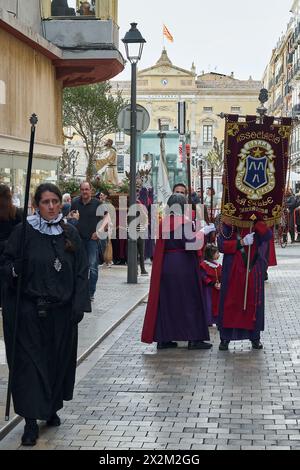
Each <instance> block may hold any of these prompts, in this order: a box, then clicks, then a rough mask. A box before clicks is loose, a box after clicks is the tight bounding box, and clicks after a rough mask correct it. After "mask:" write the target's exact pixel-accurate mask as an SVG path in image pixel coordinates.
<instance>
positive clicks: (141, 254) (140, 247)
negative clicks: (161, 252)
mask: <svg viewBox="0 0 300 470" xmlns="http://www.w3.org/2000/svg"><path fill="white" fill-rule="evenodd" d="M137 252H138V260H139V263H140V268H141V273H145V272H146V269H145V240H144V238H140V237H139V238H138V239H137Z"/></svg>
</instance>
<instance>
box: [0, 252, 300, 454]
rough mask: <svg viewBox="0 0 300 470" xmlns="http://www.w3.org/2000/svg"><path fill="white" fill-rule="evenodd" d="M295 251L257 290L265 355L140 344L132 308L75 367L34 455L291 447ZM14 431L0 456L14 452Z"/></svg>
mask: <svg viewBox="0 0 300 470" xmlns="http://www.w3.org/2000/svg"><path fill="white" fill-rule="evenodd" d="M299 257H300V247H299V246H296V245H295V246H290V247H288V248H287V249H286V250H280V251H279V262H280V265H279V267H277V268H272V269H271V270H270V273H269V277H270V281H269V282H268V283H267V284H266V297H267V299H266V322H267V325H266V332H265V333H264V335H263V343H264V346H265V349H264V350H263V351H253V350H252V349H251V346H250V343H249V342H247V341H246V342H243V343H233V344H232V345H231V346H230V351H229V352H220V351H218V343H219V340H218V334H217V332H216V331H215V330H211V338H212V341H213V344H214V348H213V349H212V350H211V351H188V350H187V349H186V345H185V344H181V345H180V346H181V347H180V348H178V349H177V350H172V351H168V350H165V351H159V352H158V351H157V350H156V348H155V345H150V346H149V345H144V344H141V342H140V331H141V325H142V321H143V314H144V310H145V306H140V307H138V308H137V309H136V310H135V311H134V312H133V313H132V314H131V315H130V316H129V317H128V318H127V319H126V320H125V321H124V322H123V323H122V324H121V325H120V326H119V327H118V328H117V329H116V330H115V331H114V332H113V334H112V335H109V336H108V337H107V338H106V339H105V340H104V341H103V343H101V345H100V347H99V348H97V349H96V350H95V351H94V352H93V354H92V355H91V356H90V357H89V358H88V360H87V361H84V362H83V364H82V365H81V366H80V367H79V369H78V383H77V387H76V393H75V397H74V400H73V401H72V402H70V403H68V404H66V406H65V408H64V409H63V410H62V411H61V413H60V415H61V417H62V425H61V426H60V428H56V429H47V428H46V427H45V426H44V425H43V424H42V425H41V437H40V439H39V442H38V445H37V446H36V447H35V448H34V449H70V450H71V449H94V450H96V449H98V450H99V449H141V448H142V449H173V450H178V449H185V450H187V449H191V450H193V449H194V450H205V449H206V450H213V449H245V450H246V449H252V450H254V449H273V450H275V449H300V433H299V425H300V387H299V381H300V376H299V372H300V339H299V338H300V312H299V305H300V289H299V285H300V267H299ZM22 428H23V426H22V425H19V426H18V428H16V429H15V430H14V431H13V432H12V433H11V434H10V435H9V436H7V437H6V438H5V439H4V440H3V441H2V442H1V443H0V449H17V448H19V441H20V436H21V434H22Z"/></svg>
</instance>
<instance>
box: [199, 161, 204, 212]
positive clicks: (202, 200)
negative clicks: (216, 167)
mask: <svg viewBox="0 0 300 470" xmlns="http://www.w3.org/2000/svg"><path fill="white" fill-rule="evenodd" d="M200 190H201V204H204V189H203V161H202V160H201V162H200Z"/></svg>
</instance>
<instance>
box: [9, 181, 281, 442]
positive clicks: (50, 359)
mask: <svg viewBox="0 0 300 470" xmlns="http://www.w3.org/2000/svg"><path fill="white" fill-rule="evenodd" d="M108 197H109V194H108V193H105V191H103V192H99V193H97V194H96V195H95V196H94V195H93V192H92V187H91V185H90V183H89V182H86V181H85V182H82V183H81V186H80V195H79V196H78V197H76V198H73V199H72V198H71V196H70V194H64V195H62V194H61V192H60V190H59V189H58V187H57V186H55V185H53V184H51V183H45V184H42V185H40V186H39V187H38V188H37V189H36V192H35V195H34V213H33V214H30V215H29V216H28V217H27V220H26V222H24V223H25V225H26V231H25V233H26V237H25V243H24V244H23V247H24V259H23V262H22V261H21V259H22V243H23V242H22V233H23V230H22V227H23V224H22V223H21V222H22V220H23V213H22V209H20V208H16V207H15V206H14V204H13V198H12V193H11V191H10V189H9V188H8V187H7V186H5V185H0V283H1V284H0V285H1V302H2V315H3V330H4V339H5V345H6V352H7V359H8V365H9V368H10V369H11V372H13V375H12V395H13V401H14V407H15V411H16V413H18V414H19V415H20V416H22V417H24V418H25V428H24V433H23V436H22V444H23V445H28V446H32V445H35V443H36V441H37V439H38V435H39V427H38V424H37V420H45V421H46V422H47V425H48V426H59V425H60V418H59V416H58V414H57V412H58V411H59V410H60V409H61V408H62V406H63V401H64V400H71V399H72V396H73V389H74V382H75V369H76V357H77V340H78V323H79V322H80V321H81V320H82V318H83V316H84V312H90V311H91V302H93V301H94V299H95V292H96V288H97V282H98V276H99V269H98V267H99V264H101V263H106V264H107V265H108V266H109V265H110V263H111V262H112V261H115V262H116V264H118V262H119V260H120V252H121V250H123V255H122V256H124V259H125V262H126V242H127V240H119V239H118V233H117V234H116V235H117V237H111V233H112V226H113V224H114V223H115V224H116V225H117V229H118V230H121V227H120V221H118V220H115V221H113V220H112V218H111V215H110V211H109V208H108V203H107V201H108ZM149 201H150V202H151V201H152V198H151V195H150V197H149V192H148V191H147V190H146V188H142V190H141V191H139V193H138V194H137V200H136V202H137V208H138V212H139V214H138V215H139V216H140V219H139V224H138V225H137V228H136V231H137V234H138V240H137V245H138V253H139V265H140V273H141V275H147V274H148V273H147V271H146V269H145V258H146V257H147V256H149V257H150V258H151V259H152V261H153V263H152V273H151V282H150V291H149V299H148V305H147V310H146V315H145V320H144V325H143V331H142V341H143V342H146V343H152V342H156V343H157V349H159V350H162V349H169V348H171V349H173V348H176V347H177V346H178V342H179V341H186V342H187V344H188V349H189V350H208V349H210V348H211V347H212V344H211V343H210V333H209V328H210V327H212V326H217V328H218V330H219V333H220V344H219V349H220V350H221V351H227V350H228V348H229V344H230V342H231V341H239V340H245V339H248V340H250V341H251V343H252V347H253V349H262V347H263V346H262V343H261V341H260V340H261V338H260V334H261V332H262V331H263V330H264V281H265V277H266V273H267V268H268V264H269V248H270V240H271V238H272V231H271V230H270V229H269V228H268V227H267V226H266V225H265V224H264V223H263V222H262V221H258V222H257V223H256V224H255V225H254V228H253V230H250V229H238V228H236V227H233V226H229V225H226V224H221V226H220V228H219V231H218V233H216V227H215V225H214V223H213V221H212V220H210V218H209V213H208V210H207V207H206V206H205V205H204V206H203V205H201V204H200V202H201V201H200V198H199V195H197V193H194V194H193V195H192V201H191V202H192V206H191V211H190V212H188V213H186V210H185V209H186V207H187V205H188V197H187V187H186V185H185V184H183V183H177V184H176V185H175V186H174V188H173V194H172V196H171V197H170V198H169V200H168V203H167V206H166V211H165V215H164V216H163V217H162V218H161V220H160V225H159V230H158V237H157V238H156V240H153V239H151V237H150V238H149V237H148V239H147V236H145V234H146V233H148V230H149V218H148V215H149V207H148V206H149ZM189 207H190V206H189ZM117 217H118V215H117ZM125 233H126V229H125ZM145 239H146V240H145ZM154 244H155V251H154ZM108 247H109V249H108ZM250 247H251V256H250V269H249V276H248V280H247V289H248V296H247V302H246V306H245V302H244V300H245V298H244V293H245V290H246V278H247V270H248V266H247V256H248V252H249V250H250ZM108 251H109V252H110V253H111V254H110V261H109V259H108V258H107V252H108ZM147 253H148V254H147ZM220 253H222V254H223V262H222V265H221V264H220V262H219V258H220ZM105 254H106V257H105ZM20 278H21V281H20ZM18 283H19V285H20V286H21V291H20V305H19V309H18V323H17V328H16V330H15V324H16V323H15V322H16V318H15V314H16V299H17V296H16V291H17V286H18ZM15 331H16V336H14V335H15ZM13 349H14V352H13Z"/></svg>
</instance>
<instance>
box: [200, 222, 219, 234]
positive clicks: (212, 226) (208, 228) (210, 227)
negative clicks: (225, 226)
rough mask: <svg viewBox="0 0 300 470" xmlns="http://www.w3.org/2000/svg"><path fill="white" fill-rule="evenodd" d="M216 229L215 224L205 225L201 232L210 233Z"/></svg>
mask: <svg viewBox="0 0 300 470" xmlns="http://www.w3.org/2000/svg"><path fill="white" fill-rule="evenodd" d="M215 231H216V227H215V224H209V225H205V227H203V228H202V229H201V230H200V232H202V233H204V235H208V234H209V233H211V232H215Z"/></svg>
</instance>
